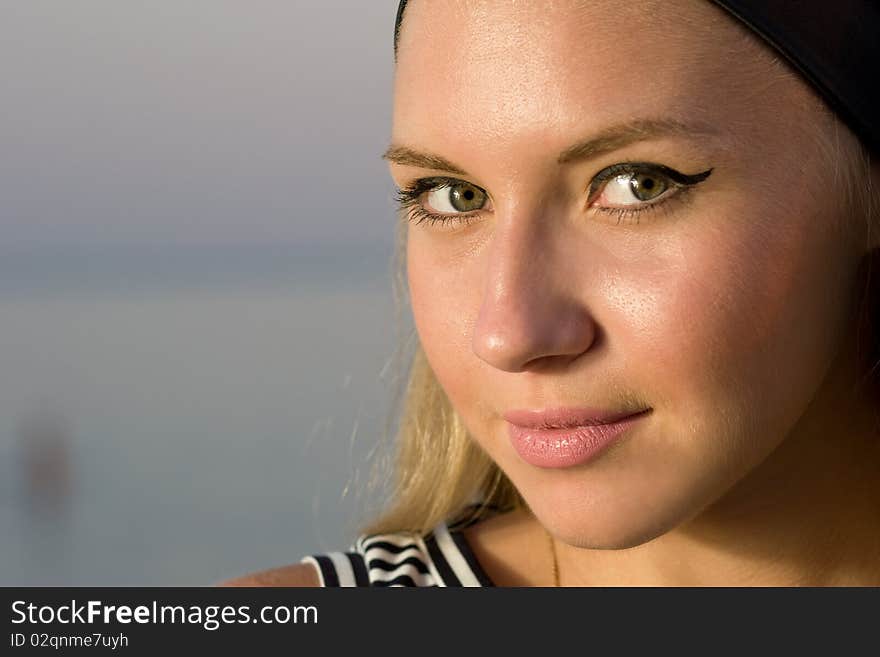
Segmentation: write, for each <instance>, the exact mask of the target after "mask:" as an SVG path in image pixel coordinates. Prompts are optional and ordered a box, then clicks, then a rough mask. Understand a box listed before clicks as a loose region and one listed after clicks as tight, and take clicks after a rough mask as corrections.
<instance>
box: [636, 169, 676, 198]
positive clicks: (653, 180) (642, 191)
mask: <svg viewBox="0 0 880 657" xmlns="http://www.w3.org/2000/svg"><path fill="white" fill-rule="evenodd" d="M629 186H630V189H632V193H633V195H634V196H635V197H636V198H637V199H639V200H640V201H650V200H652V199H655V198H657V197H658V196H660V194H662V193H663V192H665V191H666V190H667V189H669V184H668V183H667V182H666V181H665V180H663V178H661V177H658V176H655V175H652V174H650V173H636V174H633V175H632V176H630V179H629Z"/></svg>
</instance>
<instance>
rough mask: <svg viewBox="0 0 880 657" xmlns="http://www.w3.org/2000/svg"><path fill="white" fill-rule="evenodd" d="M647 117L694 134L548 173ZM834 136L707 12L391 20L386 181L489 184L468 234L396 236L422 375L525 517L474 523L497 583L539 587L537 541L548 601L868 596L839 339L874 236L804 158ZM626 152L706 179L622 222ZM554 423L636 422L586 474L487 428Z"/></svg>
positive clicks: (875, 502) (672, 7) (414, 231)
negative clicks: (567, 594)
mask: <svg viewBox="0 0 880 657" xmlns="http://www.w3.org/2000/svg"><path fill="white" fill-rule="evenodd" d="M732 61H735V62H736V66H731V65H730V63H731V62H732ZM645 119H648V120H655V121H656V120H661V121H674V122H677V123H680V124H686V125H688V126H691V129H690V133H689V134H686V135H685V134H666V135H662V136H648V135H645V136H644V138H640V139H638V140H636V141H634V142H632V143H628V144H626V145H623V144H622V143H620V142H618V143H616V144H607V146H609V149H610V150H604V151H603V152H601V153H596V154H594V156H593V157H590V158H588V159H579V160H576V161H572V162H568V163H560V162H559V155H560V153H562V152H564V151H565V150H566V149H568V148H570V147H571V146H572V144H575V143H578V142H581V141H582V140H584V139H587V138H591V137H594V136H596V135H599V134H602V133H603V132H605V131H607V130H608V129H609V127H612V126H617V125H620V124H621V123H625V122H631V121H633V120H645ZM835 129H836V123H835V121H834V119H833V117H831V116H830V115H828V114H827V113H825V112H823V111H822V110H821V108H820V106H819V104H818V101H817V100H816V98H815V97H814V95H813V94H812V92H811V91H810V89H809V88H808V87H807V86H806V85H805V84H804V83H803V82H801V80H800V79H799V78H797V77H796V76H794V75H793V74H790V73H789V72H788V70H787V69H786V68H785V67H784V66H782V65H781V64H779V63H777V62H774V61H773V60H772V59H771V57H770V56H769V55H768V54H767V53H766V51H765V50H764V49H763V47H761V46H759V45H758V44H757V43H756V42H754V41H753V40H752V39H751V38H749V37H748V36H747V35H746V34H745V33H744V32H743V31H742V30H740V29H739V28H738V26H736V25H735V23H734V22H733V21H731V20H730V18H728V17H727V16H726V15H725V14H723V13H722V12H721V11H720V10H718V9H717V8H716V7H714V6H713V5H711V4H710V3H708V2H704V1H702V0H700V1H696V0H680V1H678V0H676V1H674V2H662V3H661V2H641V3H635V4H633V3H618V2H613V1H610V0H609V1H606V0H595V1H591V2H577V1H574V0H559V1H556V2H553V3H530V2H519V1H513V0H487V1H484V2H468V1H460V0H459V1H456V0H432V1H431V2H423V1H419V0H415V1H413V2H411V3H410V5H409V7H408V8H407V13H406V18H405V20H404V25H403V29H402V32H401V40H400V44H399V59H398V63H397V69H396V78H395V92H394V121H393V129H392V140H391V141H392V148H391V149H390V150H389V153H388V157H389V160H390V171H391V175H392V177H393V178H394V181H395V183H396V184H397V185H398V186H399V187H402V188H405V187H408V186H410V185H412V183H413V182H414V181H416V180H418V179H421V178H426V177H431V176H446V177H451V178H456V179H459V180H463V181H466V182H468V183H470V184H472V185H475V186H477V187H479V188H480V189H482V190H485V192H486V194H487V202H486V205H485V207H483V208H482V209H479V210H477V211H475V212H472V213H470V215H471V216H470V217H469V221H468V222H466V223H459V224H454V223H447V224H442V225H441V224H433V225H431V224H429V223H428V222H423V223H421V224H418V225H416V224H412V225H410V226H409V228H408V236H407V272H408V281H409V289H410V294H411V304H412V310H413V316H414V319H415V324H416V328H417V331H418V335H419V338H420V341H421V345H422V348H423V349H424V352H425V354H426V356H427V358H428V361H429V363H430V364H431V366H432V368H433V370H434V372H435V374H436V376H437V379H438V381H439V382H440V384H441V386H442V387H443V389H444V390H445V391H446V393H447V395H448V396H449V399H450V401H451V402H452V404H453V406H454V408H455V410H456V411H457V413H458V414H459V415H460V416H461V418H462V420H463V421H464V423H465V425H466V427H467V428H468V430H469V432H470V434H471V435H472V437H473V439H474V440H476V441H477V443H478V444H479V445H480V446H481V447H482V448H483V449H484V450H485V451H486V453H487V454H488V455H489V456H490V457H491V458H492V459H493V460H494V461H495V462H496V463H497V464H498V466H499V467H500V468H501V469H502V470H503V471H504V472H505V473H506V474H507V476H508V477H509V478H510V479H511V480H512V482H513V483H514V484H515V486H516V487H517V488H518V490H519V491H520V492H521V494H522V495H523V497H524V498H525V500H526V502H527V504H528V507H529V508H528V509H527V510H524V511H522V512H517V513H513V514H506V515H504V516H501V517H499V518H496V519H494V520H490V521H487V522H484V523H480V524H479V525H476V526H474V527H473V528H471V529H470V530H469V533H468V540H469V541H470V542H471V544H472V546H473V547H474V549H475V551H476V552H477V556H478V558H479V559H480V561H481V563H483V564H484V566H485V567H486V569H487V571H488V572H489V574H490V576H491V577H492V578H493V579H494V580H495V581H496V583H498V584H501V585H533V584H548V583H550V581H548V578H549V577H550V575H549V573H550V568H551V566H550V563H551V562H550V551H549V540H548V538H547V535H546V533H545V531H546V532H549V534H550V535H552V537H553V539H554V541H555V547H556V551H557V554H558V560H559V569H560V575H561V579H562V583H563V585H612V586H613V585H671V586H675V585H685V586H687V585H727V586H738V585H783V586H784V585H837V584H872V585H878V584H880V558H878V555H880V472H878V470H880V449H878V445H880V437H878V431H877V421H878V418H877V404H876V401H874V400H872V398H871V397H870V396H869V392H868V391H865V390H863V389H861V388H857V387H855V383H856V381H857V380H858V376H859V365H858V362H857V360H856V355H855V353H854V352H855V350H854V348H853V345H854V344H855V340H854V339H853V336H854V335H855V324H854V310H855V307H856V302H857V295H858V290H859V283H860V279H859V276H860V274H859V272H860V269H859V267H860V265H861V264H863V262H864V260H865V258H866V257H867V256H868V254H869V253H870V252H871V250H872V249H874V248H876V247H877V245H876V244H872V243H869V242H868V241H867V239H866V237H865V233H866V231H865V222H864V218H863V217H856V216H855V215H854V214H853V213H852V212H849V211H848V209H847V208H846V207H845V205H844V203H843V201H842V197H843V188H842V184H843V183H842V179H841V178H840V177H839V176H835V170H836V169H837V168H838V164H839V163H838V162H835V160H834V158H829V157H828V156H827V155H826V149H823V148H822V146H821V144H822V143H825V141H830V140H833V139H834V138H835V135H836V133H835ZM838 136H839V139H840V143H841V144H842V145H843V147H848V146H852V144H853V138H852V137H851V135H849V133H847V132H845V131H843V132H841V133H840V134H839V135H838ZM823 140H824V141H823ZM402 149H408V150H402ZM412 153H422V154H432V155H434V156H437V157H440V158H443V159H444V160H446V161H448V162H449V163H451V164H454V165H455V167H454V168H455V169H456V170H457V171H461V172H466V173H453V172H451V171H449V169H450V168H451V167H450V166H447V165H445V164H444V165H442V166H440V163H438V162H434V163H424V162H423V163H422V164H421V165H418V164H417V160H416V159H414V158H413V157H412ZM626 161H640V162H654V163H658V164H663V165H665V166H668V167H671V168H672V169H675V170H676V171H679V172H682V173H685V174H696V173H699V172H703V171H706V170H708V169H711V170H712V173H711V175H710V176H709V177H708V178H707V179H706V180H705V181H703V182H701V183H699V184H697V185H695V186H693V187H692V188H691V189H690V190H689V192H688V193H687V194H680V195H679V196H676V195H675V194H672V195H670V196H667V197H665V199H664V200H663V202H662V203H661V204H659V205H657V206H656V207H655V208H654V209H653V210H652V211H646V212H643V213H641V214H640V215H638V223H636V222H635V221H634V220H633V221H628V220H627V219H624V220H623V221H622V222H621V223H619V224H618V223H617V217H615V216H613V215H611V214H609V213H603V212H602V211H601V209H600V208H599V206H602V205H603V203H605V204H610V205H613V203H612V202H611V201H613V199H614V198H615V197H613V196H609V195H606V196H601V195H600V196H598V197H596V198H588V195H587V193H586V191H585V190H586V189H587V188H588V186H589V183H590V181H591V180H592V179H593V177H594V176H595V175H596V174H597V173H598V172H599V171H600V170H602V169H603V168H605V167H607V166H609V165H612V164H615V163H619V162H626ZM873 175H874V176H875V177H876V175H877V172H876V171H874V172H873ZM878 184H880V183H878ZM436 198H437V195H436V194H435V195H434V196H430V198H429V197H428V195H423V196H422V197H421V198H420V201H419V202H420V203H421V204H422V205H423V206H424V205H427V206H430V201H431V200H436ZM616 198H619V197H616ZM629 202H633V203H634V202H636V199H631V200H630V201H629ZM432 208H433V210H438V209H439V208H438V207H434V206H431V207H429V209H432ZM556 407H594V408H599V409H604V410H606V411H609V412H614V411H622V410H633V409H639V408H650V409H652V410H651V413H650V414H649V415H648V416H647V417H645V418H644V419H642V420H641V421H640V422H639V423H638V424H637V425H636V426H634V427H633V428H632V429H631V430H630V431H628V432H627V433H626V434H625V437H624V439H622V440H620V441H618V442H617V443H615V444H614V445H612V446H611V447H610V448H609V449H607V450H605V451H604V452H603V453H602V454H601V455H600V457H599V458H597V459H594V460H592V461H590V462H588V463H586V464H582V465H580V466H576V467H572V468H565V469H547V468H539V467H536V466H533V465H530V464H529V463H526V462H525V461H523V460H522V459H521V458H520V457H519V455H518V454H517V453H516V452H515V450H514V449H513V447H512V445H511V443H510V442H509V440H508V437H507V424H506V422H505V420H504V418H503V413H505V412H506V411H509V410H512V409H546V408H556Z"/></svg>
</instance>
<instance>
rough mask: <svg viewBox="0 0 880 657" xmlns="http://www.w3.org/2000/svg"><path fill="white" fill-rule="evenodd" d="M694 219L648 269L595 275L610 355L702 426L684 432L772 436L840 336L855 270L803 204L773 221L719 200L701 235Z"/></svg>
mask: <svg viewBox="0 0 880 657" xmlns="http://www.w3.org/2000/svg"><path fill="white" fill-rule="evenodd" d="M698 221H699V224H700V225H697V224H696V223H695V224H694V225H693V227H692V228H688V229H687V230H686V231H683V232H681V233H680V234H678V235H676V237H675V238H674V239H671V240H669V241H668V242H666V243H665V246H664V247H662V248H660V249H657V250H656V251H655V252H654V253H653V257H652V261H651V263H650V266H649V267H644V266H640V267H630V268H624V267H620V268H618V269H617V273H616V274H615V275H613V276H608V277H606V278H605V279H604V280H603V282H602V286H601V291H600V299H601V303H603V304H605V306H604V311H605V313H606V314H605V317H606V319H607V326H606V329H607V332H608V336H609V338H608V339H609V343H610V345H611V349H612V350H613V351H616V352H617V356H618V357H619V358H620V360H621V363H622V369H623V371H624V372H626V373H628V374H629V379H630V380H631V381H632V382H633V383H634V384H635V385H638V386H642V390H644V392H645V394H646V397H647V398H649V399H652V400H653V401H654V402H655V403H656V404H657V405H658V406H665V407H667V408H668V409H669V410H671V411H673V415H674V416H677V419H678V420H679V421H680V422H685V421H686V420H685V418H689V420H688V422H690V426H692V427H698V426H701V427H702V430H697V429H695V430H694V434H702V435H713V434H714V435H719V432H721V431H723V430H724V431H728V432H729V431H733V430H734V427H732V426H731V424H733V425H739V426H738V431H740V432H745V431H746V430H749V431H752V430H753V429H754V428H755V426H760V427H761V428H762V432H763V433H765V434H766V435H768V436H772V437H773V438H774V439H776V438H778V439H781V438H782V437H783V436H782V435H781V434H782V433H784V431H785V430H786V429H787V428H788V427H790V426H791V424H792V423H793V422H794V421H795V420H796V419H797V417H798V415H799V414H800V413H801V412H802V411H803V410H804V408H805V406H806V405H807V404H808V403H809V400H810V398H811V397H812V396H813V394H814V393H815V391H816V389H817V388H818V386H819V384H820V383H821V380H822V377H823V376H824V374H825V372H826V371H827V369H828V366H829V364H830V361H831V360H832V359H833V358H834V356H835V355H836V353H837V349H838V347H839V345H840V344H841V341H842V339H843V337H844V331H845V326H846V324H845V322H846V318H847V316H848V309H849V305H848V300H849V298H850V297H849V295H850V292H851V289H852V284H853V281H852V278H851V276H850V274H851V271H852V270H853V269H854V268H851V267H850V266H849V263H848V259H847V253H846V252H845V249H844V248H843V246H842V245H843V240H842V239H841V236H840V235H836V234H834V232H833V231H832V230H830V229H827V228H828V227H830V226H832V225H833V221H832V220H831V218H829V217H821V216H817V215H816V211H815V209H813V208H794V209H793V210H789V211H786V212H779V211H778V212H776V213H775V214H774V213H768V212H767V207H766V204H764V205H763V206H762V205H759V203H758V202H757V199H756V201H755V202H754V203H753V204H743V203H740V204H739V205H734V204H732V203H731V204H728V205H727V206H726V208H725V212H724V213H723V214H722V213H719V214H718V215H717V216H714V217H711V224H712V226H713V228H712V229H707V227H706V226H707V224H708V223H709V222H708V221H707V220H706V219H705V218H701V219H699V220H698ZM822 227H826V228H822ZM631 256H632V258H634V259H637V257H638V256H637V255H636V254H635V253H632V254H631ZM633 261H637V260H633ZM679 414H680V415H679ZM719 418H723V421H724V422H725V423H726V426H725V428H722V427H720V426H719V425H718V422H720V421H721V420H720V419H719ZM747 427H751V429H747Z"/></svg>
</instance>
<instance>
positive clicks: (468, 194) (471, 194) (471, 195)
mask: <svg viewBox="0 0 880 657" xmlns="http://www.w3.org/2000/svg"><path fill="white" fill-rule="evenodd" d="M464 197H465V199H466V200H468V201H472V200H473V199H474V191H473V190H472V189H469V190H467V191H466V192H465V193H464Z"/></svg>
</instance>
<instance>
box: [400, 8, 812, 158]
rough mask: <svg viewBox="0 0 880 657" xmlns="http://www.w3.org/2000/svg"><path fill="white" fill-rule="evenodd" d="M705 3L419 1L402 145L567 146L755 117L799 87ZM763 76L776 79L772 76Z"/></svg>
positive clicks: (405, 86)
mask: <svg viewBox="0 0 880 657" xmlns="http://www.w3.org/2000/svg"><path fill="white" fill-rule="evenodd" d="M769 62H770V58H769V57H768V56H767V54H766V53H765V51H764V49H763V47H761V46H759V45H758V44H757V43H756V42H754V40H753V39H750V38H747V37H746V36H745V32H744V30H743V29H742V28H740V27H739V26H738V25H737V24H735V22H734V21H733V20H732V19H730V18H729V17H727V16H726V15H725V14H723V13H722V12H721V10H719V9H718V8H717V7H715V6H714V5H712V4H711V3H710V2H707V1H706V0H671V1H670V0H664V1H663V2H660V1H656V0H646V1H643V2H638V3H622V2H619V1H614V0H590V1H585V0H554V1H547V2H532V1H528V0H478V1H477V0H430V2H429V1H427V0H410V3H409V5H408V7H407V13H406V16H405V19H404V23H403V28H402V31H401V38H400V45H399V59H398V65H397V69H396V74H395V101H394V104H395V108H394V114H395V121H394V136H393V138H394V139H395V140H400V139H408V138H410V137H413V138H415V137H418V138H419V139H421V140H424V139H428V140H435V139H436V140H447V139H449V138H450V137H452V136H455V135H457V136H470V135H477V134H479V135H480V136H481V137H483V138H488V139H489V140H492V139H493V138H495V139H496V141H495V142H494V143H496V144H500V142H499V141H497V140H499V139H502V138H511V137H512V136H513V135H514V134H516V135H518V136H522V137H524V138H537V139H541V140H542V142H543V143H551V142H556V141H558V142H559V144H555V145H561V144H563V143H564V142H565V141H567V140H569V139H570V138H571V133H572V132H573V131H584V130H586V131H588V132H589V130H591V129H600V128H602V127H605V126H607V125H610V124H614V123H620V122H621V121H625V120H629V119H638V118H659V117H663V118H672V119H680V120H684V119H689V120H692V121H701V122H707V123H710V124H718V123H724V122H727V123H731V124H736V123H740V124H742V123H748V122H749V121H752V122H754V120H755V119H756V117H757V116H758V115H759V113H758V114H756V112H755V109H754V108H755V105H756V103H758V104H760V103H761V102H762V101H761V100H760V98H761V96H764V101H763V103H764V105H765V106H767V109H768V110H771V112H770V114H771V115H772V113H773V112H774V111H775V110H774V107H778V105H779V104H780V103H784V102H786V100H789V101H790V94H791V93H796V91H797V89H796V88H797V87H798V86H799V85H798V83H797V82H796V81H794V80H793V78H792V77H791V76H788V75H786V74H785V72H784V71H783V70H782V69H781V68H780V67H776V68H773V67H772V66H771V65H770V63H769ZM771 72H772V74H770V75H768V73H771Z"/></svg>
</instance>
